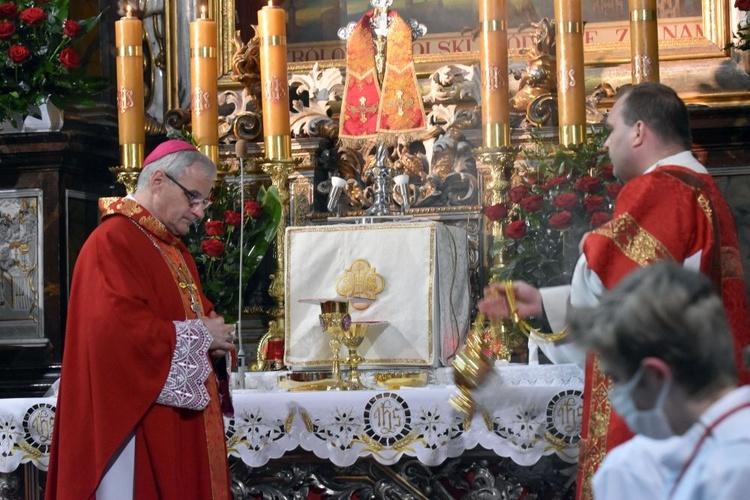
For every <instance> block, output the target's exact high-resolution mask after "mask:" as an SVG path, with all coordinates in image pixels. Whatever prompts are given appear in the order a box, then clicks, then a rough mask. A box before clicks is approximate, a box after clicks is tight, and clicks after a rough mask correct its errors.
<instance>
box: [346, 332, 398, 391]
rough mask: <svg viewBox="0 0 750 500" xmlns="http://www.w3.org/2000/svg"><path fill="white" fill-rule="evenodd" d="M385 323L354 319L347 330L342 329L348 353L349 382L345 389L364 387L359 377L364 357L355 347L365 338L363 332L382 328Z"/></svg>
mask: <svg viewBox="0 0 750 500" xmlns="http://www.w3.org/2000/svg"><path fill="white" fill-rule="evenodd" d="M387 324H388V322H387V321H355V322H352V324H351V326H350V327H349V329H348V330H346V331H344V333H343V342H344V345H345V346H346V347H347V349H348V350H349V354H348V356H347V357H346V360H345V362H346V363H347V364H348V365H349V382H348V383H347V385H346V389H351V390H356V389H363V388H364V386H363V385H362V381H361V380H360V379H359V365H360V363H362V361H363V360H364V359H363V358H362V356H360V355H359V353H357V349H359V346H360V345H362V341H363V340H364V339H365V334H366V333H367V332H368V330H369V331H374V330H376V329H378V330H382V327H384V326H385V325H387ZM377 327H380V328H377Z"/></svg>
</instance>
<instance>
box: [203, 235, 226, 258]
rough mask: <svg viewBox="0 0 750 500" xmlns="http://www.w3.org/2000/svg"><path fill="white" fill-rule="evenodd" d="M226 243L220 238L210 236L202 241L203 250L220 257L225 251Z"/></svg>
mask: <svg viewBox="0 0 750 500" xmlns="http://www.w3.org/2000/svg"><path fill="white" fill-rule="evenodd" d="M225 249H226V245H224V243H223V242H221V241H219V240H215V239H213V238H209V239H206V240H203V241H202V242H201V250H203V253H205V254H206V255H208V256H209V257H218V256H219V255H221V254H223V253H224V250H225Z"/></svg>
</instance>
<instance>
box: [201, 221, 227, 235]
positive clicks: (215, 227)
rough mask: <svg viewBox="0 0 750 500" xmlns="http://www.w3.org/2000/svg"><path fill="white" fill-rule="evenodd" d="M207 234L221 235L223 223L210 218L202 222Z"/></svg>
mask: <svg viewBox="0 0 750 500" xmlns="http://www.w3.org/2000/svg"><path fill="white" fill-rule="evenodd" d="M203 227H204V228H205V229H206V234H207V235H208V236H221V235H222V234H224V232H225V230H224V223H223V222H221V221H220V220H210V221H208V222H206V223H204V224H203Z"/></svg>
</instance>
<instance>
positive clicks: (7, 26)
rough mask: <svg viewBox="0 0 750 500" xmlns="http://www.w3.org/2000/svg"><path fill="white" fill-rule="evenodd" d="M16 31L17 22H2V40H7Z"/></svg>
mask: <svg viewBox="0 0 750 500" xmlns="http://www.w3.org/2000/svg"><path fill="white" fill-rule="evenodd" d="M15 32H16V23H14V22H13V21H2V22H0V40H7V39H8V38H10V37H12V36H13V33H15Z"/></svg>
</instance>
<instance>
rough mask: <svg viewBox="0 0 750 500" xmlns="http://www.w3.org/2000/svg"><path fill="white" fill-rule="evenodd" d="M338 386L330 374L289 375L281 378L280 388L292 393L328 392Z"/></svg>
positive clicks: (304, 373)
mask: <svg viewBox="0 0 750 500" xmlns="http://www.w3.org/2000/svg"><path fill="white" fill-rule="evenodd" d="M335 385H336V381H335V380H334V379H333V378H332V376H331V374H330V373H328V372H300V373H288V374H286V375H282V376H280V377H279V387H281V388H282V389H286V390H288V391H291V392H297V391H327V390H328V389H330V388H331V387H333V386H335Z"/></svg>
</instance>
